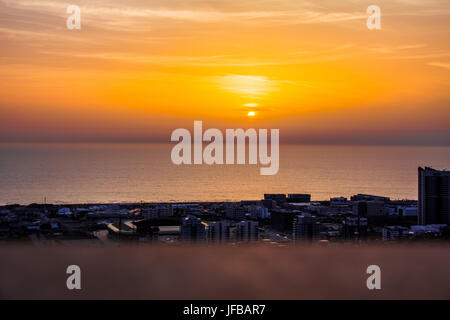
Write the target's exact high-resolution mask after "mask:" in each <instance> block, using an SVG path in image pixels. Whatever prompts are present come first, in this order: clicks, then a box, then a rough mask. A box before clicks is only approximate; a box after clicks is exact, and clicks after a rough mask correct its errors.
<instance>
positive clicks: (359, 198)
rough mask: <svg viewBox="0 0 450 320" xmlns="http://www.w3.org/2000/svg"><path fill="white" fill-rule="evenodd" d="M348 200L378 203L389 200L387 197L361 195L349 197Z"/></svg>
mask: <svg viewBox="0 0 450 320" xmlns="http://www.w3.org/2000/svg"><path fill="white" fill-rule="evenodd" d="M350 200H352V201H380V202H389V201H390V200H391V199H390V198H388V197H380V196H374V195H371V194H363V193H358V194H356V195H354V196H351V198H350Z"/></svg>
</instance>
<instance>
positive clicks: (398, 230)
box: [381, 226, 409, 241]
mask: <svg viewBox="0 0 450 320" xmlns="http://www.w3.org/2000/svg"><path fill="white" fill-rule="evenodd" d="M381 234H382V238H383V241H391V240H399V239H403V238H405V237H407V235H408V234H409V229H408V228H405V227H401V226H387V227H384V228H383V230H382V231H381Z"/></svg>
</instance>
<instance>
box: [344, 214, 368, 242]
mask: <svg viewBox="0 0 450 320" xmlns="http://www.w3.org/2000/svg"><path fill="white" fill-rule="evenodd" d="M342 235H343V237H344V239H346V240H352V239H353V240H365V239H366V238H367V218H363V217H347V218H346V219H345V220H344V222H343V224H342Z"/></svg>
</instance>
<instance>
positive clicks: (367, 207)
mask: <svg viewBox="0 0 450 320" xmlns="http://www.w3.org/2000/svg"><path fill="white" fill-rule="evenodd" d="M353 214H354V215H355V216H358V217H381V216H386V215H388V210H387V209H386V208H385V203H384V202H383V201H375V200H373V201H356V202H353Z"/></svg>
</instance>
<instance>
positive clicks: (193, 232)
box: [180, 216, 206, 242]
mask: <svg viewBox="0 0 450 320" xmlns="http://www.w3.org/2000/svg"><path fill="white" fill-rule="evenodd" d="M180 236H181V241H183V242H202V241H204V240H206V228H205V224H204V223H203V222H202V220H201V219H200V218H197V217H194V216H188V217H186V218H184V219H183V220H181V228H180Z"/></svg>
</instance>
